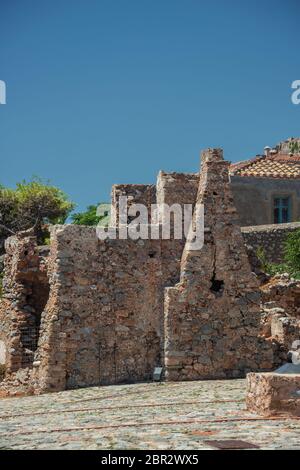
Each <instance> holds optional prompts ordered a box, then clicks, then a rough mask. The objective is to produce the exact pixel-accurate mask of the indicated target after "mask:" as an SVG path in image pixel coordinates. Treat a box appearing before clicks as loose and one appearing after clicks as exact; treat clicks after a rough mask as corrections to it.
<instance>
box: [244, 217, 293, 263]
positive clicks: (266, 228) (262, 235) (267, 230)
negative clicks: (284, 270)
mask: <svg viewBox="0 0 300 470" xmlns="http://www.w3.org/2000/svg"><path fill="white" fill-rule="evenodd" d="M299 229H300V222H291V223H288V224H272V225H257V226H251V227H242V229H241V230H242V234H243V237H244V241H245V243H246V244H247V245H250V246H252V247H253V249H254V251H257V250H258V249H260V248H262V249H263V251H264V253H265V256H266V259H267V261H268V262H269V263H282V262H283V247H284V242H285V240H286V237H287V235H288V234H289V233H292V232H294V231H295V230H299Z"/></svg>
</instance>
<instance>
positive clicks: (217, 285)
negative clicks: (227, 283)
mask: <svg viewBox="0 0 300 470" xmlns="http://www.w3.org/2000/svg"><path fill="white" fill-rule="evenodd" d="M210 290H211V291H212V292H213V293H214V294H215V296H216V297H219V296H221V295H222V294H223V291H224V281H222V280H219V279H215V276H214V275H213V277H212V279H211V286H210Z"/></svg>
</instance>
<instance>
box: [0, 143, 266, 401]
mask: <svg viewBox="0 0 300 470" xmlns="http://www.w3.org/2000/svg"><path fill="white" fill-rule="evenodd" d="M124 194H126V195H128V196H129V198H128V200H129V205H130V204H131V203H132V202H138V203H143V204H145V205H148V206H149V205H150V204H152V203H153V202H157V201H158V202H160V203H164V202H165V203H168V204H173V203H177V204H180V205H183V204H186V203H192V204H195V203H196V202H197V203H201V204H204V210H205V214H204V223H205V233H204V245H203V247H202V248H201V249H199V250H191V249H190V245H189V244H186V243H185V240H184V238H182V239H178V240H176V239H173V238H171V239H161V238H159V239H148V240H142V239H137V240H131V239H127V240H123V239H120V238H118V237H117V238H116V239H106V240H99V238H97V236H96V231H95V229H94V228H91V227H81V226H74V225H65V226H54V227H52V229H51V245H50V250H49V251H47V250H45V249H44V250H43V249H41V248H39V247H38V246H37V244H36V239H35V237H33V236H32V234H30V233H28V232H24V233H20V234H18V235H17V236H15V237H11V238H9V239H8V240H7V242H6V257H5V278H4V296H3V299H2V301H1V304H0V342H1V351H2V352H1V357H2V361H3V357H4V358H5V365H6V371H7V372H6V378H5V380H4V382H2V389H9V388H14V387H18V386H23V387H27V390H30V391H31V392H35V393H40V392H45V391H57V390H63V389H65V388H75V387H82V386H89V385H105V384H114V383H122V382H135V381H143V380H148V379H150V378H151V376H152V372H153V368H154V367H155V366H162V367H163V368H164V372H165V378H166V379H167V380H193V379H201V378H217V377H222V378H231V377H242V376H244V375H245V374H246V373H247V372H248V371H252V370H254V371H256V370H267V369H270V368H272V366H273V364H274V357H273V345H272V342H271V341H268V340H266V339H265V338H264V337H262V336H261V318H262V311H261V307H260V295H261V294H260V290H259V283H258V279H257V277H256V275H255V274H254V273H253V272H252V271H253V270H252V268H251V266H250V263H249V261H248V257H247V254H246V248H245V246H244V242H243V237H242V234H241V232H240V228H239V225H238V214H237V211H236V209H235V207H234V202H233V197H232V193H231V188H230V182H229V163H228V162H226V161H224V160H223V155H222V151H221V150H219V149H213V150H211V149H209V150H207V151H205V152H203V155H202V171H201V174H200V178H199V174H191V175H185V174H178V173H171V174H166V173H163V172H160V174H159V175H158V180H157V184H156V186H153V185H122V186H120V185H117V186H114V188H113V191H112V203H113V205H117V203H118V196H119V195H124ZM163 217H164V214H162V218H163ZM194 218H195V214H194ZM194 222H195V221H193V223H194ZM118 230H120V228H119V229H118Z"/></svg>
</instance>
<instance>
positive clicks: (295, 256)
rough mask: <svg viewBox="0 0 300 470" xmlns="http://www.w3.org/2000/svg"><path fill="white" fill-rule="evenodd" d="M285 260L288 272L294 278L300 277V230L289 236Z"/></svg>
mask: <svg viewBox="0 0 300 470" xmlns="http://www.w3.org/2000/svg"><path fill="white" fill-rule="evenodd" d="M284 260H285V263H286V265H287V269H288V272H290V273H291V274H292V276H293V277H296V278H299V277H300V230H295V232H291V233H289V234H288V236H287V238H286V241H285V243H284Z"/></svg>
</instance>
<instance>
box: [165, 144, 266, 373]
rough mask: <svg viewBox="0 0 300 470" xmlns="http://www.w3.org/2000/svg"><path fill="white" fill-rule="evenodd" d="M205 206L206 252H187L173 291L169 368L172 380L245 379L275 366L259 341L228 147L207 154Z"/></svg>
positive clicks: (168, 313) (254, 288) (168, 316)
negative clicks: (248, 374)
mask: <svg viewBox="0 0 300 470" xmlns="http://www.w3.org/2000/svg"><path fill="white" fill-rule="evenodd" d="M197 203H198V204H203V205H204V211H205V212H204V223H205V240H204V246H203V247H202V249H201V250H199V251H195V250H189V249H188V248H187V247H186V248H185V250H184V253H183V257H182V264H181V278H180V282H179V284H177V285H176V286H175V287H173V288H172V287H170V288H168V289H166V294H165V338H166V339H165V365H166V376H167V378H168V379H169V380H180V379H199V378H225V377H240V376H243V375H244V374H245V373H246V372H247V371H249V370H258V369H264V368H266V369H267V368H269V367H270V366H271V365H272V351H271V348H270V345H269V343H267V342H265V341H264V340H263V339H262V338H259V331H260V304H259V302H260V292H259V289H258V283H257V281H256V278H255V275H254V274H253V273H252V272H251V269H250V265H249V262H248V258H247V254H246V250H245V247H244V243H243V239H242V235H241V232H240V229H239V227H238V225H236V223H237V222H236V220H237V214H236V210H235V208H234V206H233V200H232V195H231V191H230V188H229V177H228V163H227V162H225V161H224V160H223V156H222V151H221V150H208V151H206V152H204V153H203V156H202V171H201V176H200V185H199V191H198V195H197Z"/></svg>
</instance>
